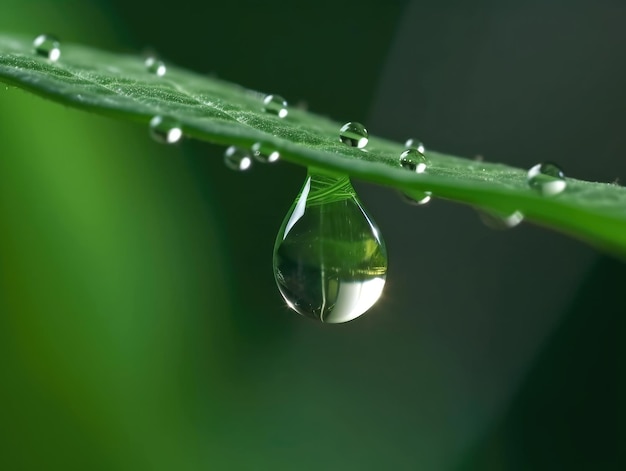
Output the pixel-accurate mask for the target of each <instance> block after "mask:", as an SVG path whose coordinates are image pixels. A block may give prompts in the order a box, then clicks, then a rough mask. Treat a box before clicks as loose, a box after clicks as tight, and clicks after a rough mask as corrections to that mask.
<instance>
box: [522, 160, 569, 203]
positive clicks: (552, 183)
mask: <svg viewBox="0 0 626 471" xmlns="http://www.w3.org/2000/svg"><path fill="white" fill-rule="evenodd" d="M528 185H529V186H530V187H531V188H533V189H534V190H537V191H539V192H540V193H541V194H543V195H546V196H553V195H558V194H559V193H561V192H562V191H563V190H565V188H566V187H567V182H566V181H565V175H564V174H563V171H562V170H561V169H560V168H559V167H558V166H557V165H555V164H553V163H550V162H544V163H540V164H537V165H535V166H534V167H531V169H530V170H529V171H528Z"/></svg>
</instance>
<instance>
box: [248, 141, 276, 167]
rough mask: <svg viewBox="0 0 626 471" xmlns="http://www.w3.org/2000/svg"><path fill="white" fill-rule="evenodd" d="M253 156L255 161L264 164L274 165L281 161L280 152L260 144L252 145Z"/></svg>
mask: <svg viewBox="0 0 626 471" xmlns="http://www.w3.org/2000/svg"><path fill="white" fill-rule="evenodd" d="M252 156H253V157H254V160H256V161H258V162H261V163H264V164H272V163H274V162H277V161H278V159H280V154H279V153H278V151H276V150H270V149H269V148H268V147H267V146H265V145H263V144H262V143H260V142H255V143H254V144H252Z"/></svg>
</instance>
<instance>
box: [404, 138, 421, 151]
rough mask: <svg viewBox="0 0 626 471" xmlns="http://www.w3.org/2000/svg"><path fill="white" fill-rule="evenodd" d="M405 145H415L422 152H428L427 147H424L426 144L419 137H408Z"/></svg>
mask: <svg viewBox="0 0 626 471" xmlns="http://www.w3.org/2000/svg"><path fill="white" fill-rule="evenodd" d="M404 147H415V148H416V149H417V151H418V152H419V153H420V154H423V153H424V152H426V148H425V147H424V144H423V143H422V142H420V141H419V140H418V139H413V138H411V139H407V140H406V142H405V143H404Z"/></svg>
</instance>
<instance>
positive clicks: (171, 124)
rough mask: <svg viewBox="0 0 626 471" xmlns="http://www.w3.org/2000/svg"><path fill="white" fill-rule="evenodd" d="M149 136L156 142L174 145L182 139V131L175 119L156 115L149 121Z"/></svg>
mask: <svg viewBox="0 0 626 471" xmlns="http://www.w3.org/2000/svg"><path fill="white" fill-rule="evenodd" d="M150 135H151V136H152V138H153V139H154V140H155V141H157V142H161V143H163V144H175V143H176V142H178V141H180V138H181V137H183V130H182V128H181V125H180V123H179V122H178V121H177V120H176V119H174V118H171V117H169V116H161V115H156V116H155V117H154V118H152V119H151V120H150Z"/></svg>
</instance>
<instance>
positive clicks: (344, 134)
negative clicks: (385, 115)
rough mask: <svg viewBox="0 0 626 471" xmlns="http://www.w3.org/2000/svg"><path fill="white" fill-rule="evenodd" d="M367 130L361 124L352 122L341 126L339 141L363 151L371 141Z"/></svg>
mask: <svg viewBox="0 0 626 471" xmlns="http://www.w3.org/2000/svg"><path fill="white" fill-rule="evenodd" d="M368 136H369V134H368V133H367V129H365V126H363V125H362V124H361V123H356V122H350V123H346V124H344V125H343V126H341V129H340V130H339V140H340V141H341V142H343V143H344V144H345V145H347V146H350V147H357V148H359V149H362V148H363V147H365V146H366V145H367V142H368V141H369V137H368Z"/></svg>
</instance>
